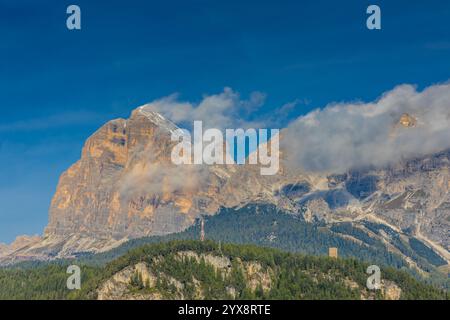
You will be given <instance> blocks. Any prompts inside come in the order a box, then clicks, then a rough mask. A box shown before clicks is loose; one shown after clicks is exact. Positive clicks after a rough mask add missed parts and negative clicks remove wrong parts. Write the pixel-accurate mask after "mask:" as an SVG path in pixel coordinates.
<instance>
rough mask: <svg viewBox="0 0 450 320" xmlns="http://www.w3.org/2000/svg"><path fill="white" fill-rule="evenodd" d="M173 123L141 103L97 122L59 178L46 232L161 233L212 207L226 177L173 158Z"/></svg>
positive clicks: (181, 226) (99, 234) (189, 221)
mask: <svg viewBox="0 0 450 320" xmlns="http://www.w3.org/2000/svg"><path fill="white" fill-rule="evenodd" d="M175 129H176V126H175V125H174V124H172V123H171V122H169V121H168V120H166V119H164V118H162V117H161V116H160V115H159V114H157V113H153V112H151V111H146V110H145V109H143V108H138V109H136V110H135V111H133V113H132V115H131V117H130V119H128V120H124V119H117V120H113V121H110V122H108V123H107V124H106V125H104V126H103V127H101V128H100V129H99V130H98V131H97V132H95V133H94V134H93V135H92V136H91V137H90V138H89V139H88V140H87V142H86V144H85V146H84V148H83V151H82V155H81V159H80V160H79V161H78V162H77V163H75V164H74V165H73V166H72V167H70V168H69V169H68V170H67V171H66V172H65V173H63V175H62V176H61V178H60V181H59V184H58V187H57V191H56V193H55V195H54V197H53V200H52V203H51V208H50V221H49V225H48V227H47V228H46V231H45V234H46V235H54V234H56V235H67V234H71V233H82V234H87V235H93V236H95V237H99V238H101V237H114V238H122V237H139V236H145V235H150V234H151V235H155V234H166V233H171V232H176V231H180V230H182V229H184V228H185V227H187V226H189V225H190V224H192V222H193V221H194V219H195V217H196V216H197V215H198V214H199V213H200V212H201V211H205V212H207V213H208V212H209V213H212V212H214V211H215V210H216V209H217V206H218V204H217V203H214V200H213V199H214V198H217V193H218V191H219V187H220V186H221V184H223V181H222V180H223V178H222V177H220V176H218V175H216V174H214V173H212V171H211V170H208V168H203V167H197V166H175V165H173V164H172V162H171V158H170V157H171V151H172V147H173V142H172V141H171V132H172V131H173V130H175Z"/></svg>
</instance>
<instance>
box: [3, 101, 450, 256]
mask: <svg viewBox="0 0 450 320" xmlns="http://www.w3.org/2000/svg"><path fill="white" fill-rule="evenodd" d="M416 123H417V120H416V119H415V118H414V117H413V116H411V115H408V114H404V115H402V117H401V118H400V119H399V121H398V124H397V125H401V126H402V127H404V128H405V129H408V128H412V127H414V126H415V125H416ZM176 129H177V127H176V125H175V124H173V123H172V122H170V121H169V120H167V119H165V118H164V117H163V116H161V115H160V114H158V113H156V112H153V111H152V110H151V109H150V108H149V107H148V106H143V107H139V108H137V109H135V110H134V111H133V112H132V113H131V116H130V118H129V119H116V120H112V121H110V122H108V123H106V124H105V125H104V126H102V127H101V128H100V129H99V130H98V131H96V132H95V133H94V134H93V135H92V136H91V137H90V138H89V139H88V140H87V141H86V143H85V145H84V147H83V150H82V153H81V158H80V160H78V161H77V162H76V163H75V164H73V165H72V166H71V167H70V168H69V169H68V170H67V171H66V172H64V173H63V174H62V175H61V177H60V180H59V183H58V187H57V190H56V193H55V195H54V197H53V199H52V201H51V206H50V214H49V223H48V226H47V228H46V229H45V232H44V235H43V236H42V237H31V238H28V237H25V238H23V237H22V238H18V240H17V241H15V242H14V243H13V244H12V245H9V246H8V245H0V263H3V264H5V263H12V262H17V261H22V260H31V259H39V260H48V259H53V258H59V257H71V256H73V255H76V254H77V253H84V252H101V251H106V250H109V249H111V248H114V247H116V246H118V245H120V244H121V243H123V242H125V241H127V240H129V239H132V238H139V237H144V236H150V235H165V234H169V233H175V232H180V231H182V230H184V229H186V228H187V227H189V226H191V225H192V224H193V223H194V222H195V220H196V218H197V217H198V216H199V215H213V214H215V213H217V212H218V210H219V209H220V208H221V207H228V208H231V207H240V206H243V205H245V204H247V203H250V202H260V203H270V204H273V205H275V206H276V207H278V208H280V209H283V210H284V211H287V212H290V213H291V214H293V215H296V216H299V217H300V218H302V219H304V220H305V221H308V222H311V223H314V222H322V223H325V224H329V223H339V222H358V221H359V222H360V221H372V222H376V223H377V224H382V225H386V226H388V227H389V228H390V229H392V230H395V232H397V233H398V234H399V235H410V236H414V237H416V238H417V239H420V240H421V241H423V243H425V244H426V245H427V246H428V247H429V249H431V250H433V251H435V252H436V253H437V254H438V255H440V256H441V257H442V258H443V259H444V260H445V261H447V263H449V261H450V254H449V248H450V239H449V230H450V171H449V170H450V151H448V150H447V151H446V150H443V151H442V152H439V153H436V154H432V155H428V156H426V157H421V158H416V159H405V160H404V161H402V162H401V163H396V164H393V165H391V166H388V167H385V168H367V169H364V170H361V169H360V170H355V171H349V172H347V173H344V174H342V173H340V174H332V173H329V172H327V173H317V172H315V173H310V172H300V171H298V170H293V169H292V168H291V169H290V168H288V167H287V166H285V165H283V163H282V165H281V169H280V172H279V174H277V175H274V176H262V175H260V171H259V168H258V167H257V166H255V165H215V166H203V165H182V166H176V165H174V164H173V163H172V162H171V152H172V148H173V146H174V144H175V143H176V142H173V141H172V140H171V134H172V132H173V131H174V130H176ZM285 152H286V151H283V150H282V154H284V153H285ZM384 240H385V241H386V242H387V243H389V242H390V240H391V239H390V235H389V234H385V235H384Z"/></svg>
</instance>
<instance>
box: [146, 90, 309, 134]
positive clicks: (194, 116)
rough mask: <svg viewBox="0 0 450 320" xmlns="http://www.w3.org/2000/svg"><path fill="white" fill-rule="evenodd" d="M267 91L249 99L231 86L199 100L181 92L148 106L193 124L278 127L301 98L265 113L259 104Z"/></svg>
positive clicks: (227, 126) (179, 120) (224, 127)
mask: <svg viewBox="0 0 450 320" xmlns="http://www.w3.org/2000/svg"><path fill="white" fill-rule="evenodd" d="M265 100H266V95H265V94H264V93H261V92H259V91H254V92H252V93H251V94H250V96H249V98H248V99H242V98H241V96H240V94H239V93H238V92H236V91H233V90H232V89H231V88H225V89H224V90H223V92H221V93H219V94H214V95H205V96H203V99H202V100H201V101H200V102H198V103H191V102H183V101H180V100H179V96H178V94H172V95H170V96H168V97H164V98H162V99H158V100H155V101H153V102H151V103H149V104H147V105H146V106H148V107H150V108H151V109H152V110H154V111H156V112H158V113H160V114H162V115H163V116H164V117H166V118H167V119H170V120H171V121H173V122H175V123H176V124H178V125H184V126H185V127H186V126H191V125H192V123H193V122H194V121H196V120H202V121H203V126H204V128H217V129H221V130H224V129H227V128H243V129H247V128H269V127H270V128H279V127H278V126H279V123H280V122H281V121H283V120H285V119H287V118H288V117H289V115H290V114H291V112H293V111H294V109H295V107H296V106H297V105H298V104H299V103H302V101H300V100H298V101H293V102H288V103H286V104H285V105H283V106H281V107H280V108H278V109H276V111H275V112H271V113H270V114H264V112H258V111H260V108H261V107H262V106H263V105H264V104H265Z"/></svg>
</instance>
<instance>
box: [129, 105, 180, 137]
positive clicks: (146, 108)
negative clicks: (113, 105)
mask: <svg viewBox="0 0 450 320" xmlns="http://www.w3.org/2000/svg"><path fill="white" fill-rule="evenodd" d="M136 113H138V114H141V115H143V116H145V117H146V118H147V119H148V120H150V121H151V122H152V123H153V124H155V125H156V126H157V127H159V128H162V129H166V130H167V131H170V132H173V131H175V130H177V129H179V128H178V126H177V125H176V124H174V123H173V122H172V121H170V120H168V119H166V118H164V116H163V115H161V114H160V113H158V112H156V111H154V110H153V108H152V106H151V105H149V104H146V105H143V106H140V107H138V108H137V109H135V111H133V113H132V115H135V114H136Z"/></svg>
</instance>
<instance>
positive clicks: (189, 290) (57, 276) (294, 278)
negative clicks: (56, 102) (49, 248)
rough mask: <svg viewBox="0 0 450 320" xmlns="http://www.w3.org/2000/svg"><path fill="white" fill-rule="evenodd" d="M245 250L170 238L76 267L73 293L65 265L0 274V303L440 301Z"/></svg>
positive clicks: (331, 265)
mask: <svg viewBox="0 0 450 320" xmlns="http://www.w3.org/2000/svg"><path fill="white" fill-rule="evenodd" d="M367 266H368V264H367V263H363V262H360V261H357V260H355V259H332V258H328V257H317V256H305V255H300V254H294V253H288V252H283V251H280V250H276V249H270V248H263V247H257V246H253V245H236V244H222V245H220V244H219V243H217V242H213V241H205V242H199V241H172V242H167V243H158V244H148V245H144V246H141V247H139V248H135V249H132V250H131V251H129V252H128V253H127V254H125V255H124V256H121V257H119V258H117V259H115V260H114V261H112V262H110V263H108V264H107V265H105V266H102V267H93V266H87V265H81V266H80V267H81V270H82V286H81V290H73V291H70V290H68V289H67V288H66V279H67V277H68V275H67V274H66V268H67V265H65V264H64V263H59V264H55V263H50V264H47V265H42V266H39V267H35V268H17V267H16V268H14V269H3V270H0V298H1V299H388V298H389V299H447V298H448V296H447V293H445V292H444V291H440V290H438V289H436V288H434V287H432V286H428V285H426V284H423V283H421V282H419V281H417V280H415V279H414V278H413V277H411V276H410V275H408V274H407V273H405V272H402V271H398V270H394V269H393V268H390V267H382V274H381V278H382V288H381V289H380V290H376V291H372V290H368V289H367V288H366V281H367V277H368V276H369V275H367V274H366V273H365V271H366V269H367Z"/></svg>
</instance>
